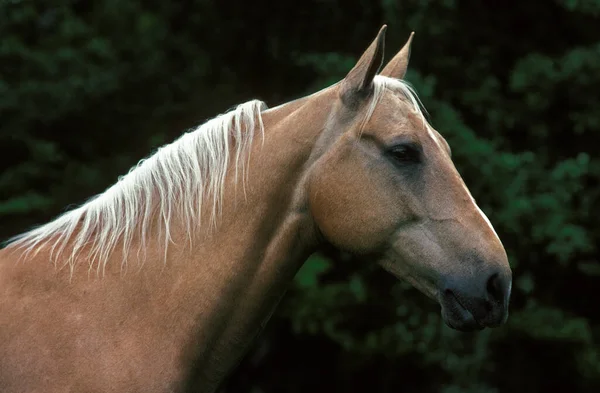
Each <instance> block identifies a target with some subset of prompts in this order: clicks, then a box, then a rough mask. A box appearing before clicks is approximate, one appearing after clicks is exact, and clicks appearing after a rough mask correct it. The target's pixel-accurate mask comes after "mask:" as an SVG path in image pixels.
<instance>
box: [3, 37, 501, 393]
mask: <svg viewBox="0 0 600 393" xmlns="http://www.w3.org/2000/svg"><path fill="white" fill-rule="evenodd" d="M384 33H385V27H383V28H382V29H381V31H380V32H379V34H378V36H377V38H376V39H375V40H374V41H373V43H372V44H371V46H369V48H368V49H367V50H366V51H365V52H364V54H363V55H362V57H361V58H360V59H359V60H358V62H357V64H356V65H355V66H354V68H353V69H352V70H350V72H349V73H348V75H347V76H346V77H345V78H344V79H343V80H342V81H341V82H340V83H337V84H335V85H333V86H330V87H328V88H326V89H324V90H322V91H319V92H317V93H315V94H312V95H310V96H308V97H304V98H301V99H298V100H296V101H292V102H289V103H286V104H283V105H280V106H278V107H275V108H272V109H266V106H265V104H264V103H262V102H260V101H250V102H247V103H245V104H242V105H239V106H238V107H237V108H235V109H234V110H232V111H230V112H228V113H226V114H223V115H221V116H218V117H216V118H215V119H213V120H211V121H209V122H207V123H205V124H203V125H201V126H200V127H198V128H197V129H195V130H192V131H190V132H188V133H186V134H184V135H183V136H182V137H180V138H179V139H178V140H176V141H175V142H173V143H171V144H169V145H166V146H164V147H162V148H161V149H159V150H158V151H157V152H156V153H155V154H153V155H152V156H150V157H149V158H148V159H146V160H143V161H142V162H140V163H139V164H138V165H137V166H136V167H134V168H133V169H132V170H131V171H130V172H129V173H128V174H127V175H125V176H124V177H122V178H120V179H119V181H118V182H117V183H116V184H115V185H113V186H112V187H110V188H109V189H108V190H106V191H105V192H104V193H102V194H100V195H98V196H96V197H94V198H93V199H91V200H90V201H88V202H87V203H85V204H84V205H82V206H81V207H79V208H77V209H74V210H72V211H69V212H67V213H65V214H64V215H62V216H60V217H58V218H57V219H56V220H54V221H52V222H50V223H48V224H45V225H42V226H40V227H38V228H35V229H33V230H32V231H30V232H27V233H25V234H23V235H20V236H17V237H16V238H14V239H13V240H12V242H11V243H10V244H9V246H8V247H7V248H6V249H4V250H2V251H0V260H1V263H0V294H1V296H0V388H2V391H3V392H6V393H10V392H21V391H38V390H40V389H42V387H43V390H44V391H45V392H59V391H60V392H64V391H95V390H98V391H143V392H171V391H176V392H180V391H181V392H183V391H198V392H213V391H214V390H215V389H216V388H217V387H218V386H219V384H220V382H221V381H222V380H223V378H225V377H226V375H227V373H228V372H230V371H231V369H232V367H234V366H235V364H236V363H237V362H238V361H239V360H240V358H241V357H242V356H243V355H244V353H245V351H246V350H247V348H248V346H249V344H250V343H251V342H252V340H253V339H254V338H255V337H256V336H257V334H258V333H259V332H260V331H261V329H262V327H263V326H264V324H265V323H266V322H267V321H268V319H269V318H270V316H271V314H272V313H273V311H274V310H275V308H276V306H277V304H278V302H279V301H280V299H281V297H282V296H283V295H284V293H285V291H286V289H287V287H288V286H289V283H290V282H291V280H292V278H293V277H294V275H295V274H296V272H297V271H298V269H299V268H300V266H301V265H302V263H303V262H304V261H305V260H306V259H307V258H308V256H310V255H311V254H312V253H314V252H316V251H318V250H319V249H320V247H323V246H328V247H330V246H333V247H335V248H338V249H340V250H343V251H346V252H349V253H352V254H355V255H358V256H360V257H362V259H363V260H364V263H369V264H379V265H381V266H382V267H383V268H384V269H386V270H388V271H389V272H391V273H392V274H394V275H395V276H397V277H398V278H399V279H403V280H407V281H408V282H410V283H411V284H413V285H414V286H415V287H417V288H418V289H420V290H421V291H422V292H423V293H424V294H426V295H427V296H429V297H431V298H432V299H434V300H435V301H437V302H438V303H439V304H440V306H441V313H442V317H443V319H444V320H445V321H446V323H447V324H448V325H449V326H450V327H452V328H455V329H459V330H463V331H471V330H477V329H483V328H485V327H495V326H499V325H501V324H502V323H504V321H505V320H506V318H507V314H508V300H509V296H510V287H511V271H510V268H509V266H508V261H507V257H506V253H505V251H504V248H503V246H502V243H501V241H500V239H499V238H498V236H497V234H496V232H495V231H494V229H493V228H492V225H491V224H490V222H489V220H488V219H487V218H486V216H485V214H483V212H482V211H481V210H480V209H479V207H477V204H476V203H475V201H474V199H473V198H472V197H471V195H470V193H469V191H468V189H467V188H466V186H465V184H464V182H463V181H462V179H461V177H460V175H459V174H458V172H457V170H456V168H455V167H454V164H453V163H452V160H451V154H450V148H449V146H448V144H447V143H446V141H445V140H444V138H443V137H442V136H441V134H439V133H438V132H437V131H436V130H434V129H433V127H432V126H431V125H430V124H429V123H428V122H427V121H426V119H425V117H424V115H423V112H422V108H421V105H420V102H419V100H418V98H417V95H416V94H415V92H414V91H413V90H412V89H411V88H410V86H409V85H408V84H407V83H406V82H405V81H404V80H403V79H402V78H403V77H404V75H405V73H406V68H407V65H408V57H409V49H410V44H411V40H412V35H411V38H410V39H409V41H408V42H407V44H406V45H405V46H404V47H403V48H402V49H401V50H400V51H399V52H398V54H397V55H396V56H395V57H394V58H393V59H392V60H391V61H390V62H389V63H388V64H387V65H386V67H385V68H383V70H381V65H382V61H383V40H384Z"/></svg>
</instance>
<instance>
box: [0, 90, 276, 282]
mask: <svg viewBox="0 0 600 393" xmlns="http://www.w3.org/2000/svg"><path fill="white" fill-rule="evenodd" d="M264 109H266V104H265V103H264V102H262V101H258V100H252V101H249V102H246V103H244V104H240V105H238V106H237V107H236V108H235V109H234V110H232V111H230V112H227V113H225V114H222V115H220V116H217V117H215V118H213V119H212V120H209V121H207V122H206V123H204V124H202V125H201V126H199V127H198V128H196V129H194V130H192V131H190V132H187V133H185V134H183V135H182V136H181V137H179V138H178V139H177V140H175V141H174V142H172V143H170V144H167V145H165V146H163V147H161V148H159V149H158V150H157V151H156V152H155V153H154V154H153V155H152V156H150V157H148V158H146V159H143V160H141V161H140V162H139V163H138V164H137V165H136V166H134V167H133V168H132V169H131V170H130V171H129V173H127V174H126V175H125V176H122V177H120V178H119V180H118V181H117V182H116V183H115V184H114V185H112V186H111V187H109V188H108V189H107V190H106V191H105V192H103V193H101V194H99V195H97V196H95V197H93V198H91V199H90V200H89V201H87V202H86V203H85V204H83V205H81V206H80V207H78V208H76V209H74V210H71V211H68V212H66V213H64V214H62V215H60V216H59V217H57V218H56V219H55V220H53V221H51V222H49V223H47V224H45V225H42V226H39V227H37V228H35V229H33V230H30V231H28V232H25V233H23V234H21V235H18V236H16V237H14V238H12V239H10V240H9V242H8V247H15V248H20V249H24V250H25V254H28V253H30V252H34V253H37V252H38V251H39V250H40V249H41V248H42V247H44V246H49V247H51V257H52V259H53V260H54V262H55V263H56V262H57V261H58V259H59V256H61V255H63V252H65V250H66V249H67V248H68V249H69V251H68V252H65V253H64V255H63V260H64V264H63V266H67V265H68V266H69V268H70V269H71V271H73V269H74V267H75V263H76V261H77V260H78V258H79V256H80V254H81V253H80V252H81V251H82V250H83V249H84V248H86V249H88V250H89V255H87V257H88V258H89V264H90V265H89V268H90V269H92V268H93V266H94V265H95V266H96V268H97V270H98V271H104V269H105V267H106V263H107V261H108V259H109V256H110V254H111V252H112V251H113V250H114V249H115V247H117V246H122V251H123V254H122V255H123V258H122V265H124V264H126V263H127V259H128V255H129V252H130V248H131V247H132V242H133V240H134V238H135V237H136V236H139V239H140V243H139V245H138V250H137V253H138V257H139V252H140V251H141V252H144V251H145V247H146V243H147V241H148V237H149V232H150V230H154V229H155V228H151V221H152V219H153V218H156V222H157V223H158V228H156V229H157V230H158V234H159V237H160V238H161V239H160V241H162V242H164V253H165V260H166V255H167V249H168V245H169V243H170V242H171V241H172V239H171V225H172V220H173V217H174V216H177V218H178V220H181V221H182V223H183V225H184V227H185V228H186V229H187V232H188V233H189V236H190V240H191V239H192V237H193V234H194V233H195V231H196V230H197V229H198V227H199V226H200V223H201V220H200V218H201V217H200V215H201V210H202V208H203V204H204V203H206V202H207V201H208V202H209V203H210V202H211V200H212V202H211V203H212V206H209V207H210V211H211V215H210V217H209V220H208V221H209V224H210V225H211V227H214V226H215V225H216V220H217V218H218V216H219V214H220V213H221V206H222V201H223V193H224V187H225V179H226V175H227V172H228V167H229V162H230V160H231V159H234V167H235V168H234V170H235V179H236V184H237V180H238V177H239V175H240V172H241V177H242V179H243V183H244V184H245V181H246V177H247V170H246V166H247V163H248V160H249V158H250V147H251V145H252V142H253V140H254V137H255V135H256V131H257V130H258V132H259V133H260V134H261V136H263V137H264V126H263V121H262V115H261V112H262V111H263V110H264ZM231 141H233V144H234V145H235V146H233V148H232V146H230V143H231ZM67 244H69V246H68V247H67Z"/></svg>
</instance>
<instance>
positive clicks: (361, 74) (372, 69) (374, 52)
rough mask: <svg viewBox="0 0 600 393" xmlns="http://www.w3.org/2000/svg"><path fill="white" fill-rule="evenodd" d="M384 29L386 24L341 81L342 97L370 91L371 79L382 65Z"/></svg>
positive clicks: (371, 86) (355, 95)
mask: <svg viewBox="0 0 600 393" xmlns="http://www.w3.org/2000/svg"><path fill="white" fill-rule="evenodd" d="M386 29H387V26H386V25H383V26H382V27H381V29H380V30H379V34H377V37H376V38H375V40H374V41H373V42H372V43H371V45H370V46H369V47H368V48H367V50H366V51H365V53H363V55H362V56H361V57H360V59H359V60H358V62H357V63H356V65H355V66H354V68H352V69H351V70H350V72H349V73H348V75H346V77H345V78H344V80H343V81H342V85H341V94H342V98H343V99H350V98H355V97H363V96H366V95H368V94H369V93H370V92H371V91H372V89H373V79H374V78H375V75H377V72H378V71H379V70H380V69H381V66H382V65H383V48H384V45H385V30H386Z"/></svg>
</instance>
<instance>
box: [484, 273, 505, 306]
mask: <svg viewBox="0 0 600 393" xmlns="http://www.w3.org/2000/svg"><path fill="white" fill-rule="evenodd" d="M486 289H487V292H488V294H489V296H490V298H491V300H495V301H497V302H502V300H503V299H504V291H503V289H502V280H501V279H500V275H499V274H498V273H494V274H492V276H491V277H490V278H489V279H488V282H487V286H486Z"/></svg>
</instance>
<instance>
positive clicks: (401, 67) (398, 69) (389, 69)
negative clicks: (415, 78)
mask: <svg viewBox="0 0 600 393" xmlns="http://www.w3.org/2000/svg"><path fill="white" fill-rule="evenodd" d="M414 35H415V32H414V31H413V32H412V33H410V37H408V41H406V44H404V46H403V47H402V49H400V52H398V54H396V56H394V58H393V59H392V60H390V62H389V63H388V64H387V65H386V66H385V68H384V69H383V71H381V75H383V76H389V77H391V78H396V79H402V78H404V76H405V75H406V70H407V68H408V59H409V58H410V44H411V43H412V39H413V36H414Z"/></svg>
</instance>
